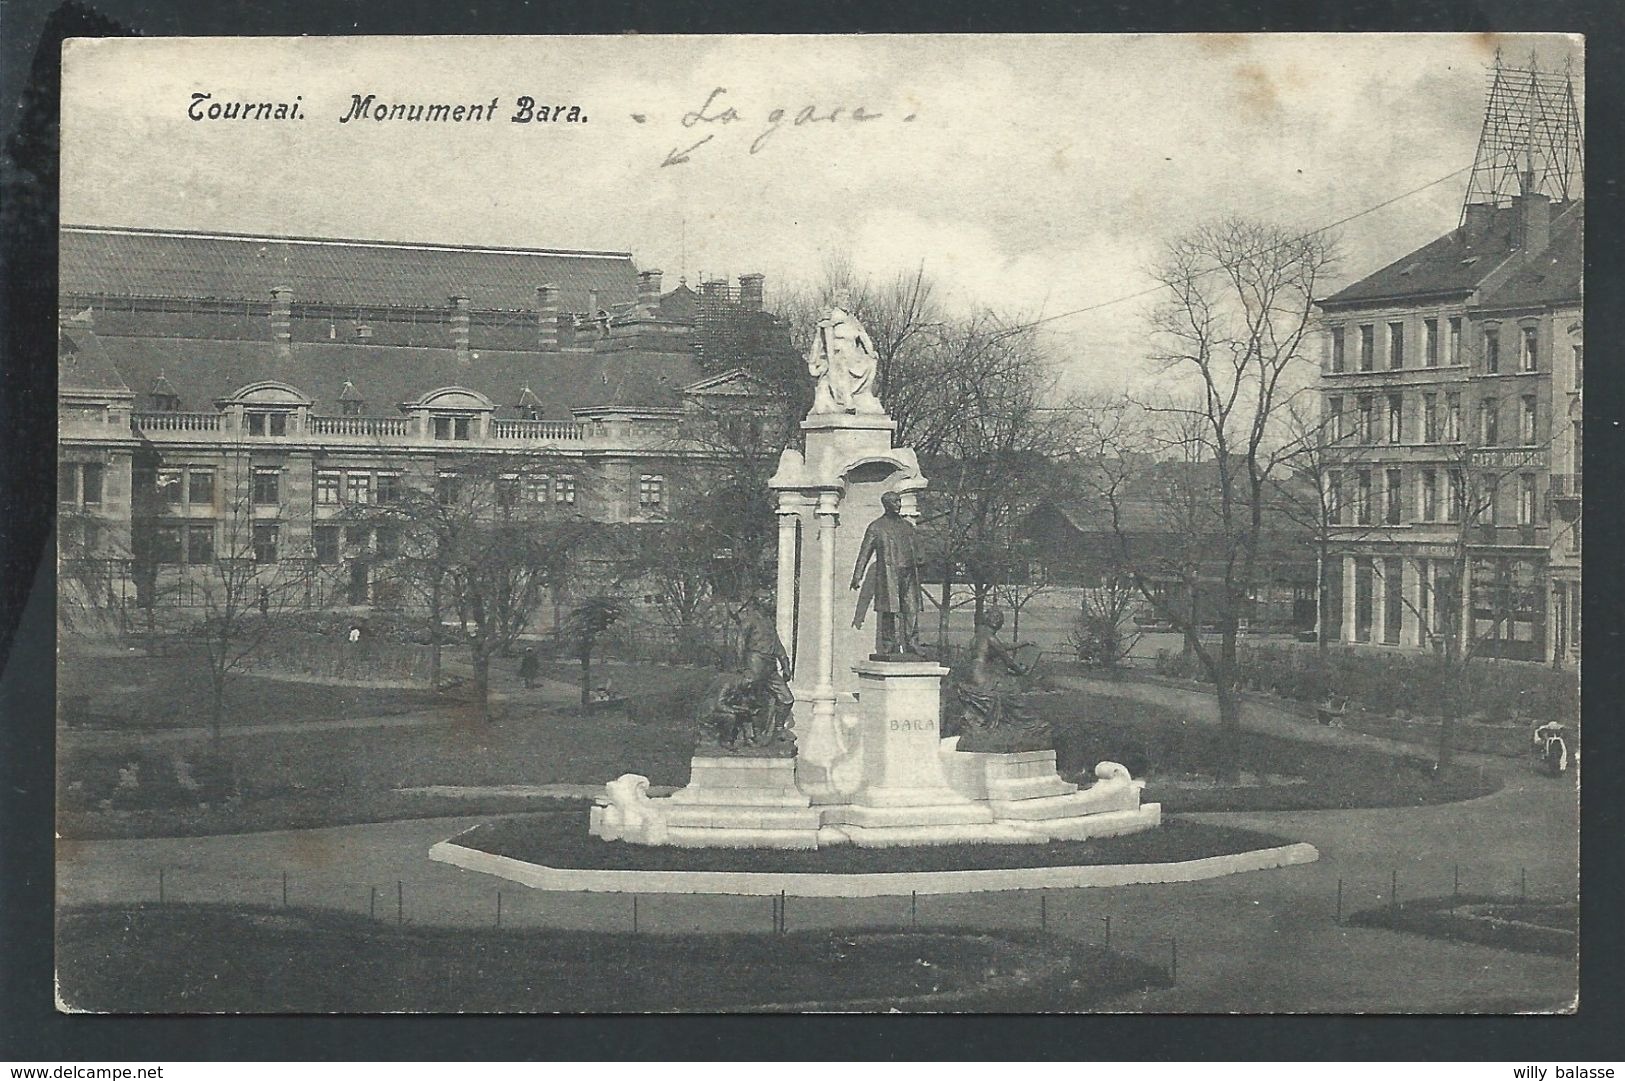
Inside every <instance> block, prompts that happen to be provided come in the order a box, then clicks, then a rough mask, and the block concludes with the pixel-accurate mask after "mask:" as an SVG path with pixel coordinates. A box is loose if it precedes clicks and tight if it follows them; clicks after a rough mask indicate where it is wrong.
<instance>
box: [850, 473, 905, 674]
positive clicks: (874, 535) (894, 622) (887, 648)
mask: <svg viewBox="0 0 1625 1081" xmlns="http://www.w3.org/2000/svg"><path fill="white" fill-rule="evenodd" d="M880 505H881V506H882V507H884V508H885V513H884V514H882V515H881V516H880V517H879V518H876V519H875V520H874V521H872V522H870V523H869V528H868V529H866V530H864V532H863V544H862V546H861V547H859V549H858V561H857V564H856V565H855V566H854V567H853V568H852V588H853V589H856V590H858V591H859V593H858V606H857V611H856V613H855V614H854V615H853V617H852V626H854V627H861V626H863V620H864V617H865V616H867V615H868V613H869V606H870V604H871V603H873V605H874V609H875V611H876V612H877V613H879V615H880V626H879V627H878V628H876V631H875V654H874V655H875V657H877V658H881V659H884V658H891V657H918V656H919V655H920V653H919V644H918V642H917V641H916V634H917V631H918V624H919V615H920V557H919V549H918V546H917V545H916V543H915V539H914V523H912V522H910V521H909V520H908V519H907V518H904V517H903V513H902V512H903V497H902V496H900V495H898V494H897V493H896V492H887V493H886V494H885V495H883V496H881V497H880ZM871 560H872V561H873V562H872V563H871ZM865 568H867V571H868V573H867V574H865Z"/></svg>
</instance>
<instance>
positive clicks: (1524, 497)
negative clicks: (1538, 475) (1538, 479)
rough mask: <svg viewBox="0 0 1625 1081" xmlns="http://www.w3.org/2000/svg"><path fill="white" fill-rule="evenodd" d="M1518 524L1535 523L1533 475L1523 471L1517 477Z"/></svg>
mask: <svg viewBox="0 0 1625 1081" xmlns="http://www.w3.org/2000/svg"><path fill="white" fill-rule="evenodd" d="M1518 524H1519V525H1534V524H1535V475H1534V474H1533V473H1524V474H1521V475H1520V476H1519V477H1518Z"/></svg>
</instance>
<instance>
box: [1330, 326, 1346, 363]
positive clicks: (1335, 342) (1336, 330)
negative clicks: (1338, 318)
mask: <svg viewBox="0 0 1625 1081" xmlns="http://www.w3.org/2000/svg"><path fill="white" fill-rule="evenodd" d="M1347 365H1348V358H1347V357H1346V356H1345V355H1344V352H1343V328H1342V327H1333V328H1332V371H1334V372H1341V371H1343V370H1345V368H1346V367H1347Z"/></svg>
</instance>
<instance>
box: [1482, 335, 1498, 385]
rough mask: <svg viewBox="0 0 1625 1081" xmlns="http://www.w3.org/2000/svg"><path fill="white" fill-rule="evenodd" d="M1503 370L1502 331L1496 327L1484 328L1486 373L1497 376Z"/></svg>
mask: <svg viewBox="0 0 1625 1081" xmlns="http://www.w3.org/2000/svg"><path fill="white" fill-rule="evenodd" d="M1500 370H1501V331H1500V330H1499V329H1498V328H1496V327H1485V328H1484V371H1486V372H1488V373H1489V374H1490V375H1495V374H1496V373H1497V372H1499V371H1500Z"/></svg>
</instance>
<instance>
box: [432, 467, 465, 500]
mask: <svg viewBox="0 0 1625 1081" xmlns="http://www.w3.org/2000/svg"><path fill="white" fill-rule="evenodd" d="M462 495H463V478H462V477H459V476H458V475H457V474H455V473H442V474H440V478H439V480H438V481H437V482H436V484H435V498H436V499H438V500H439V501H440V502H441V503H445V504H451V503H456V502H457V501H458V500H460V499H461V498H462Z"/></svg>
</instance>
